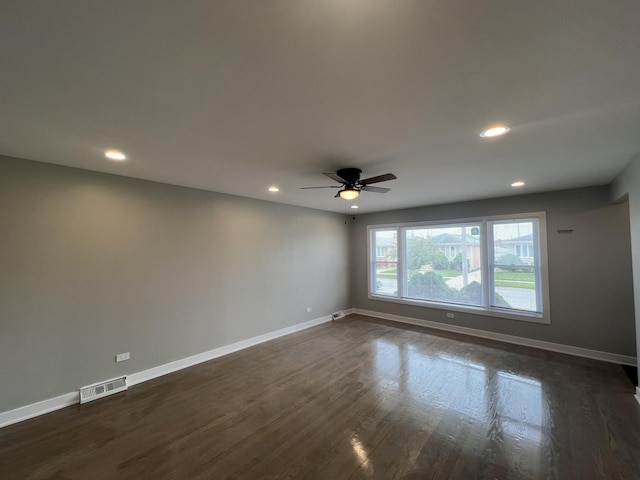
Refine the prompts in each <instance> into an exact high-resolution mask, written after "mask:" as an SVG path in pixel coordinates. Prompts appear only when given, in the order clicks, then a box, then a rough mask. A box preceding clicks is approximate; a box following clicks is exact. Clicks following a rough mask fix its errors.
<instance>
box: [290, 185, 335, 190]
mask: <svg viewBox="0 0 640 480" xmlns="http://www.w3.org/2000/svg"><path fill="white" fill-rule="evenodd" d="M340 187H341V185H325V186H322V187H300V190H309V189H311V188H340Z"/></svg>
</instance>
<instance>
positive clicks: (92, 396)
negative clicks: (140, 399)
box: [80, 377, 127, 403]
mask: <svg viewBox="0 0 640 480" xmlns="http://www.w3.org/2000/svg"><path fill="white" fill-rule="evenodd" d="M126 389H127V377H119V378H114V379H112V380H107V381H105V382H100V383H94V384H93V385H87V386H86V387H82V388H81V389H80V403H87V402H91V401H92V400H97V399H98V398H102V397H106V396H107V395H112V394H114V393H118V392H122V391H123V390H126Z"/></svg>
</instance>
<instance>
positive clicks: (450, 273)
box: [435, 270, 462, 278]
mask: <svg viewBox="0 0 640 480" xmlns="http://www.w3.org/2000/svg"><path fill="white" fill-rule="evenodd" d="M435 272H436V273H437V274H438V275H441V276H443V277H444V278H454V277H459V276H460V275H462V272H461V271H459V270H435Z"/></svg>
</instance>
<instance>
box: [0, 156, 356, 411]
mask: <svg viewBox="0 0 640 480" xmlns="http://www.w3.org/2000/svg"><path fill="white" fill-rule="evenodd" d="M347 253H348V227H347V226H346V225H345V224H344V217H342V216H340V215H336V214H329V213H326V212H319V211H315V210H309V209H304V208H298V207H291V206H286V205H281V204H276V203H271V202H263V201H256V200H250V199H246V198H240V197H234V196H229V195H222V194H216V193H212V192H205V191H201V190H195V189H188V188H181V187H174V186H170V185H164V184H159V183H153V182H146V181H140V180H134V179H129V178H124V177H117V176H112V175H106V174H99V173H92V172H87V171H83V170H76V169H71V168H65V167H59V166H54V165H48V164H43V163H37V162H29V161H24V160H17V159H11V158H7V157H0V378H1V379H2V385H3V387H2V389H1V390H0V392H1V393H0V412H2V411H7V410H11V409H13V408H16V407H19V406H23V405H27V404H30V403H33V402H37V401H40V400H44V399H47V398H52V397H54V396H57V395H60V394H64V393H67V392H71V391H73V390H76V389H77V388H79V387H80V386H83V385H86V384H90V383H93V382H96V381H101V380H105V379H108V378H112V377H115V376H118V375H122V374H127V373H132V372H138V371H141V370H144V369H147V368H150V367H154V366H158V365H161V364H164V363H167V362H170V361H173V360H177V359H180V358H184V357H187V356H190V355H194V354H197V353H200V352H203V351H207V350H210V349H213V348H216V347H219V346H222V345H227V344H230V343H233V342H236V341H239V340H243V339H247V338H250V337H253V336H256V335H260V334H264V333H267V332H270V331H274V330H277V329H280V328H284V327H287V326H290V325H293V324H295V323H300V322H303V321H306V320H311V319H313V318H318V317H321V316H324V315H327V314H329V313H331V312H332V311H335V310H338V309H344V308H347V307H349V306H350V301H349V290H348V275H349V271H348V257H347ZM306 307H311V308H312V311H311V313H306ZM120 352H131V360H129V361H128V362H124V363H119V364H116V363H115V362H114V356H115V355H116V354H117V353H120Z"/></svg>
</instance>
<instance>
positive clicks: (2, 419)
mask: <svg viewBox="0 0 640 480" xmlns="http://www.w3.org/2000/svg"><path fill="white" fill-rule="evenodd" d="M344 312H345V315H348V314H349V313H352V309H350V310H344ZM330 321H331V315H326V316H324V317H320V318H316V319H314V320H309V321H307V322H302V323H297V324H295V325H291V326H290V327H285V328H281V329H279V330H275V331H273V332H269V333H265V334H264V335H258V336H257V337H252V338H248V339H246V340H241V341H239V342H236V343H232V344H230V345H225V346H223V347H218V348H214V349H213V350H209V351H207V352H203V353H199V354H197V355H192V356H190V357H187V358H183V359H180V360H176V361H174V362H169V363H165V364H164V365H160V366H157V367H153V368H149V369H147V370H143V371H141V372H137V373H133V374H130V375H127V385H128V386H133V385H137V384H138V383H142V382H146V381H147V380H151V379H154V378H157V377H160V376H162V375H166V374H168V373H172V372H175V371H177V370H182V369H183V368H187V367H191V366H193V365H197V364H198V363H202V362H206V361H208V360H213V359H214V358H218V357H222V356H224V355H228V354H230V353H233V352H237V351H238V350H242V349H245V348H249V347H252V346H254V345H258V344H260V343H264V342H268V341H269V340H274V339H276V338H279V337H282V336H284V335H289V334H291V333H295V332H299V331H301V330H305V329H307V328H311V327H315V326H316V325H320V324H322V323H326V322H330ZM79 401H80V394H79V392H77V391H76V392H70V393H65V394H64V395H60V396H58V397H55V398H49V399H47V400H43V401H41V402H36V403H32V404H30V405H25V406H24V407H18V408H16V409H14V410H9V411H7V412H0V428H2V427H6V426H8V425H12V424H14V423H18V422H21V421H23V420H28V419H29V418H33V417H37V416H38V415H44V414H45V413H49V412H53V411H54V410H59V409H61V408H64V407H68V406H69V405H74V404H76V403H78V402H79Z"/></svg>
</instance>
